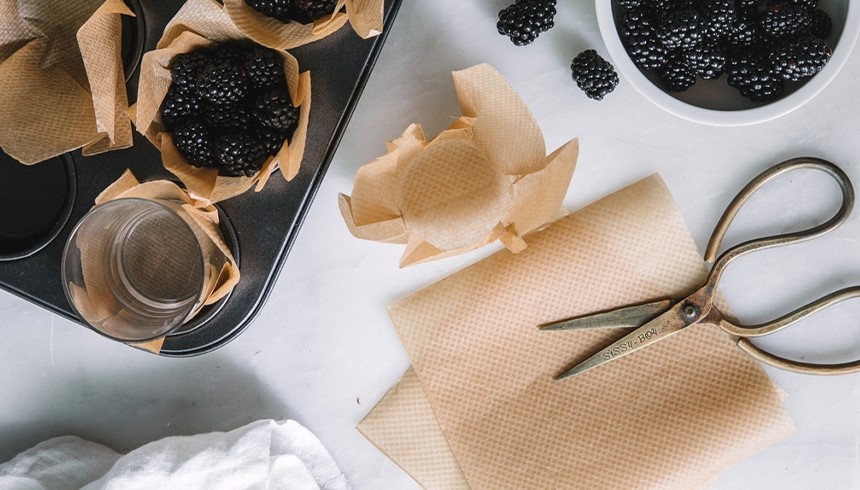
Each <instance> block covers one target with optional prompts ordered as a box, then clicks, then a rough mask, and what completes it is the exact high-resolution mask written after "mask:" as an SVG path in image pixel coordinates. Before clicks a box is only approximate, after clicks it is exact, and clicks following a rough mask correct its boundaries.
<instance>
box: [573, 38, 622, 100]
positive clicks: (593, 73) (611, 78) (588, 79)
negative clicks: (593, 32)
mask: <svg viewBox="0 0 860 490" xmlns="http://www.w3.org/2000/svg"><path fill="white" fill-rule="evenodd" d="M570 69H571V72H572V76H573V79H574V80H575V81H576V85H577V86H578V87H579V88H580V90H582V91H583V92H585V95H586V96H588V98H590V99H594V100H603V97H605V96H606V94H608V93H610V92H612V91H613V90H615V87H617V86H618V73H616V72H615V68H613V67H612V64H610V63H609V62H608V61H606V60H605V59H603V58H602V57H601V56H600V55H599V54H597V51H595V50H593V49H588V50H585V51H583V52H581V53H579V54H578V55H576V57H575V58H574V59H573V61H572V62H571V64H570Z"/></svg>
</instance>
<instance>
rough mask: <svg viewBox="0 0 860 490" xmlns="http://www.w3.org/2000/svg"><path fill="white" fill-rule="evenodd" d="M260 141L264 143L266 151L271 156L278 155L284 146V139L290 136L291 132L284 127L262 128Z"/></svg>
mask: <svg viewBox="0 0 860 490" xmlns="http://www.w3.org/2000/svg"><path fill="white" fill-rule="evenodd" d="M259 135H260V141H261V142H262V144H263V151H264V153H265V154H266V155H267V156H269V155H271V156H274V155H277V154H278V152H279V151H280V150H281V147H282V146H284V141H286V140H287V138H289V137H290V136H292V135H291V134H290V132H287V131H285V130H282V129H271V128H260V130H259Z"/></svg>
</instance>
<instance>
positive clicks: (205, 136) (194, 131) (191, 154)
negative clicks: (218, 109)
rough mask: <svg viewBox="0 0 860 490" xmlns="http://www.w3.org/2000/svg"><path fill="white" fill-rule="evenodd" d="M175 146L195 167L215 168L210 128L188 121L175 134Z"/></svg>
mask: <svg viewBox="0 0 860 490" xmlns="http://www.w3.org/2000/svg"><path fill="white" fill-rule="evenodd" d="M173 144H174V145H175V146H176V149H177V150H179V153H181V154H182V156H184V157H185V159H186V160H188V163H190V164H191V165H194V166H195V167H214V166H216V165H217V164H216V162H215V160H214V159H213V158H212V141H211V132H210V131H209V128H208V127H207V126H206V125H205V124H203V123H200V122H197V121H188V122H187V123H185V124H183V125H182V126H180V127H178V128H176V131H174V132H173Z"/></svg>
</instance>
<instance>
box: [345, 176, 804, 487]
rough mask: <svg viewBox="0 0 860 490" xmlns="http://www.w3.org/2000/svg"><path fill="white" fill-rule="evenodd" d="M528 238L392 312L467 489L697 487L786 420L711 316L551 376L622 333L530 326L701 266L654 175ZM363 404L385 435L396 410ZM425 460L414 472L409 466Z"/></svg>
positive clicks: (671, 285) (700, 274)
mask: <svg viewBox="0 0 860 490" xmlns="http://www.w3.org/2000/svg"><path fill="white" fill-rule="evenodd" d="M529 239H530V246H529V248H528V249H526V250H524V251H523V252H521V253H519V254H517V255H512V254H511V253H510V252H508V251H502V252H499V253H497V254H495V255H493V256H491V257H490V258H488V259H486V260H484V261H482V262H480V263H478V264H475V265H473V266H471V267H469V268H467V269H465V270H463V271H461V272H459V273H457V274H455V275H453V276H451V277H449V278H447V279H445V280H443V281H441V282H439V283H437V284H435V285H433V286H431V287H429V288H427V289H425V290H423V291H421V292H419V293H417V294H415V295H413V296H410V297H409V298H407V299H405V300H404V301H402V302H400V303H398V304H396V305H394V306H393V307H391V310H390V311H391V317H392V320H393V321H394V324H395V327H396V328H397V331H398V333H399V334H400V336H401V339H402V340H403V342H404V345H405V347H406V349H407V352H408V353H409V355H410V358H411V360H412V365H413V368H414V370H415V373H416V375H417V376H416V379H418V380H419V381H420V387H421V388H422V389H423V392H424V393H425V394H426V396H427V400H428V402H429V405H430V407H431V408H432V412H433V413H434V414H435V417H436V418H437V420H438V424H439V426H440V427H441V430H442V432H443V434H444V437H445V440H446V441H447V443H448V444H449V446H450V449H451V451H452V453H453V455H454V456H455V458H456V461H457V463H458V465H459V467H460V468H461V469H462V473H463V475H464V476H465V478H466V481H467V483H468V485H469V486H470V487H472V488H494V489H495V488H518V489H521V488H698V487H702V486H704V485H707V484H708V483H709V482H711V481H713V479H714V478H715V477H716V476H717V475H719V474H720V473H721V472H722V471H724V470H725V469H726V468H728V467H729V466H731V465H733V464H734V463H735V462H737V461H738V460H740V459H742V458H744V457H746V456H748V455H749V454H751V453H753V452H755V451H757V450H759V449H761V448H763V447H766V446H768V445H770V444H772V443H774V442H776V441H777V440H780V439H781V438H783V437H785V436H787V435H788V434H789V433H790V432H791V431H792V429H793V427H792V424H791V421H790V420H789V418H788V416H787V414H786V413H785V411H784V408H783V406H782V402H781V399H780V396H779V393H778V392H777V390H776V388H775V387H774V385H773V384H772V383H771V382H770V380H769V379H768V378H767V376H766V375H765V374H764V372H763V371H762V370H761V367H760V366H759V365H758V364H757V363H755V362H754V361H753V360H752V359H750V358H749V357H747V356H746V355H745V354H743V353H742V352H741V351H740V350H739V349H737V348H736V347H735V346H734V344H733V343H732V342H731V341H730V339H729V338H728V336H726V335H725V334H724V333H723V332H722V331H721V330H719V329H717V328H716V327H713V326H710V325H703V326H698V327H695V328H691V329H689V330H687V331H685V332H683V333H681V334H679V335H676V336H674V337H672V338H669V339H667V340H665V341H663V342H661V343H658V344H655V345H654V346H652V347H651V348H649V349H644V350H643V351H642V352H638V353H637V354H636V355H635V356H629V357H626V358H622V359H619V360H617V361H615V362H613V363H609V364H607V365H605V366H603V367H601V368H600V369H595V370H593V371H590V372H588V373H585V374H583V375H580V376H578V377H574V378H571V379H568V380H565V381H561V382H559V381H554V380H553V377H554V376H555V375H557V374H558V373H560V372H562V371H563V370H564V369H565V368H567V367H569V366H570V365H571V364H573V363H576V362H579V361H581V360H583V359H584V358H586V357H587V356H588V355H589V354H591V353H592V352H593V351H594V350H595V349H596V348H598V347H600V346H602V345H603V344H604V343H606V342H608V341H610V340H613V339H615V338H618V337H620V336H621V335H623V332H618V331H612V330H607V331H581V332H574V331H564V332H541V331H538V330H537V329H536V325H538V324H541V323H545V322H548V321H552V320H557V319H560V318H564V317H568V316H572V315H577V314H585V313H589V312H593V311H599V310H605V309H609V308H612V307H615V306H619V305H624V304H629V303H634V302H637V301H646V300H649V299H654V298H658V297H666V296H672V295H676V294H682V293H685V292H689V291H690V290H691V289H693V288H694V287H695V286H697V285H698V284H699V283H700V282H701V281H703V280H704V276H705V268H704V265H703V262H702V259H701V256H700V255H699V253H698V251H697V250H696V247H695V244H694V243H693V241H692V239H691V238H690V236H689V234H688V232H687V230H686V228H685V226H684V223H683V220H682V219H681V217H680V214H679V213H678V212H677V210H676V208H675V207H674V203H673V202H672V199H671V196H670V195H669V193H668V190H667V189H666V188H665V185H664V184H663V183H662V181H661V180H660V179H659V177H656V176H652V177H650V178H648V179H645V180H643V181H641V182H639V183H636V184H634V185H632V186H630V187H628V188H625V189H623V190H622V191H619V192H617V193H615V194H612V195H610V196H608V197H606V198H604V199H602V200H600V201H598V202H597V203H595V204H592V205H590V206H588V207H586V208H584V209H583V210H581V211H579V212H577V213H575V214H573V215H571V216H568V217H566V218H563V219H561V220H559V221H557V222H555V223H553V224H552V226H549V227H547V228H546V229H544V230H542V231H539V232H536V233H534V234H533V235H531V236H530V237H529ZM408 389H409V388H404V386H402V385H401V386H398V389H397V390H398V391H397V392H396V393H400V392H404V391H407V390H408ZM411 389H413V390H414V387H412V388H411ZM413 393H414V392H413ZM394 396H395V397H397V394H395V395H394ZM419 398H420V397H419ZM396 402H397V400H396V399H395V400H394V402H391V401H389V403H391V404H392V405H394V406H397V403H396ZM410 409H413V410H414V408H413V407H411V406H410ZM401 410H402V411H401V412H400V414H403V413H406V414H407V415H406V419H409V420H413V419H411V418H410V416H409V415H408V413H409V411H407V410H405V409H402V408H401ZM425 410H426V408H425ZM371 415H372V417H370V418H369V419H368V424H366V423H365V422H362V424H361V426H360V428H361V431H362V432H363V433H367V434H371V433H374V431H376V432H375V433H377V434H380V433H385V431H384V430H381V429H379V425H378V424H377V425H376V426H374V425H373V424H372V423H371V422H373V421H374V420H391V418H390V417H392V418H393V417H394V416H393V415H392V416H390V417H389V416H386V414H385V413H383V414H382V415H379V414H375V415H374V414H371ZM403 420H405V419H399V422H398V423H401V424H403V423H405V422H403ZM423 420H424V423H425V424H426V415H425V419H423ZM399 441H400V442H402V439H400V440H399ZM374 442H375V443H378V444H379V445H380V447H383V448H385V447H386V446H388V447H395V446H396V444H397V443H398V440H397V439H396V438H395V439H394V442H393V443H389V441H387V440H375V441H374ZM440 454H441V453H440ZM430 464H431V462H430V461H424V462H423V463H422V464H421V465H417V466H416V467H414V468H412V469H411V470H410V472H411V473H412V474H413V476H416V477H419V476H420V475H421V472H422V471H423V472H427V471H429V470H427V468H428V466H427V465H430ZM432 464H441V463H438V461H437V462H435V463H432ZM448 464H449V465H450V461H449V462H448ZM419 481H420V480H419ZM445 481H455V480H451V479H449V480H445ZM423 483H424V482H422V484H423ZM426 486H427V487H428V488H437V487H434V486H430V485H426ZM438 488H461V487H458V486H439V487H438Z"/></svg>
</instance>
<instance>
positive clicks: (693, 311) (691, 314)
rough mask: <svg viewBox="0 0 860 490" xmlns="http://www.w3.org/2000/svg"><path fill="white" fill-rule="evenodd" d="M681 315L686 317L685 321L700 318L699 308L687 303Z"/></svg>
mask: <svg viewBox="0 0 860 490" xmlns="http://www.w3.org/2000/svg"><path fill="white" fill-rule="evenodd" d="M681 314H682V315H684V318H685V319H687V320H692V319H694V318H696V317H697V316H699V308H698V307H696V305H693V304H690V303H687V304H686V305H684V306H683V307H682V308H681Z"/></svg>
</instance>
